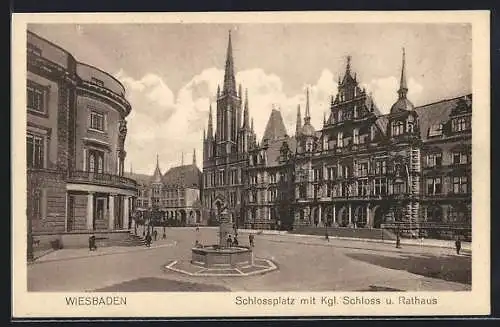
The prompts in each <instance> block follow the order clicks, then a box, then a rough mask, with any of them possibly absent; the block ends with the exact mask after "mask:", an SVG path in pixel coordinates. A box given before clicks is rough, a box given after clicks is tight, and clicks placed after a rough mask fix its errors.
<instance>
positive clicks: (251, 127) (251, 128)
mask: <svg viewBox="0 0 500 327" xmlns="http://www.w3.org/2000/svg"><path fill="white" fill-rule="evenodd" d="M250 130H251V131H252V132H253V131H254V130H253V118H252V123H251V126H250Z"/></svg>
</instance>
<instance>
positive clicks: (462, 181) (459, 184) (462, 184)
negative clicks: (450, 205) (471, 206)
mask: <svg viewBox="0 0 500 327" xmlns="http://www.w3.org/2000/svg"><path fill="white" fill-rule="evenodd" d="M467 189H468V184H467V176H460V177H453V193H456V194H460V193H462V194H463V193H467Z"/></svg>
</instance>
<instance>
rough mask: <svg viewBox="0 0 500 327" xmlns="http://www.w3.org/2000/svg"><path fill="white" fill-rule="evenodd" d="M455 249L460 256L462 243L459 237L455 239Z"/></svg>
mask: <svg viewBox="0 0 500 327" xmlns="http://www.w3.org/2000/svg"><path fill="white" fill-rule="evenodd" d="M455 249H456V250H457V255H459V254H460V249H462V241H461V240H460V236H459V235H457V237H456V239H455Z"/></svg>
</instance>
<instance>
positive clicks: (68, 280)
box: [28, 228, 471, 292]
mask: <svg viewBox="0 0 500 327" xmlns="http://www.w3.org/2000/svg"><path fill="white" fill-rule="evenodd" d="M159 235H161V233H159ZM197 235H198V236H199V239H200V240H201V241H202V242H203V243H204V244H211V243H215V242H216V240H217V235H216V230H215V229H203V228H202V229H201V230H200V231H199V232H198V233H196V232H195V230H194V228H177V229H174V228H171V229H167V240H161V241H158V242H156V243H154V244H153V247H152V248H150V249H147V248H145V247H144V248H138V247H132V248H128V249H124V248H121V249H116V250H115V249H107V250H105V251H101V253H99V255H96V254H93V255H92V256H87V255H88V251H87V250H84V249H78V250H60V251H56V252H53V253H50V254H47V255H45V256H44V257H42V258H40V259H39V260H38V261H37V262H36V263H34V264H31V265H29V266H28V290H30V291H121V292H126V291H131V292H133V291H144V292H153V291H371V290H401V291H419V290H420V291H439V290H457V291H461V290H470V288H471V257H470V255H467V254H464V255H459V256H457V255H456V254H455V253H454V251H453V249H449V248H448V249H447V248H437V247H419V246H404V247H403V248H402V249H396V248H395V247H394V245H391V244H382V243H370V242H360V241H350V240H335V239H332V240H330V242H326V241H325V240H324V239H320V238H315V237H301V238H298V237H296V236H292V235H257V236H256V238H255V242H256V246H255V255H256V256H257V257H263V258H268V259H271V260H273V261H274V262H275V263H276V264H277V266H278V268H279V270H278V271H275V272H271V273H268V274H264V275H257V276H251V277H190V276H185V275H182V274H179V273H175V272H170V271H165V270H164V269H163V266H164V265H165V264H166V263H167V262H169V261H171V260H179V259H181V260H189V258H190V256H191V252H190V249H191V247H192V246H193V244H194V241H195V239H196V236H197ZM239 240H240V243H243V244H246V243H247V242H248V236H247V235H246V234H241V235H240V237H239ZM100 250H102V249H100ZM65 251H66V252H65ZM78 253H79V255H78Z"/></svg>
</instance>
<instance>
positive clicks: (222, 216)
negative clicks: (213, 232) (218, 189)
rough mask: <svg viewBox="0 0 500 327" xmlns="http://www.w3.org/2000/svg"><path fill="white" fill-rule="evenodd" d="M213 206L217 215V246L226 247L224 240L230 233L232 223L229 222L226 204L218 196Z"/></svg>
mask: <svg viewBox="0 0 500 327" xmlns="http://www.w3.org/2000/svg"><path fill="white" fill-rule="evenodd" d="M215 206H216V207H217V216H218V218H219V247H220V248H221V249H222V248H226V247H228V246H227V243H226V240H227V239H228V237H229V236H230V235H231V231H232V230H233V224H232V223H231V219H230V217H229V212H228V210H227V206H226V205H224V203H223V201H222V200H221V199H220V198H219V199H217V201H216V202H215Z"/></svg>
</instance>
